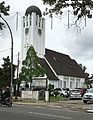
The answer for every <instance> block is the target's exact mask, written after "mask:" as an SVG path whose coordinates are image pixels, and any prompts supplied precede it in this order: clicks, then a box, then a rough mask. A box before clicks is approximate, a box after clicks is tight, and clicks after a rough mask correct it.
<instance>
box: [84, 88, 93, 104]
mask: <svg viewBox="0 0 93 120" xmlns="http://www.w3.org/2000/svg"><path fill="white" fill-rule="evenodd" d="M87 102H93V88H90V89H88V91H87V92H86V93H85V94H84V95H83V103H87Z"/></svg>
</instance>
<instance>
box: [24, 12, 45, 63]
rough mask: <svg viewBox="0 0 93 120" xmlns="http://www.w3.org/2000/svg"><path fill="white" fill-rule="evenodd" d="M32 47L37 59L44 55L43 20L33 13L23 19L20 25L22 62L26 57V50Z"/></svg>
mask: <svg viewBox="0 0 93 120" xmlns="http://www.w3.org/2000/svg"><path fill="white" fill-rule="evenodd" d="M31 45H32V46H33V47H34V49H35V51H36V53H37V55H38V57H40V58H43V57H44V55H45V19H44V18H42V17H41V16H39V15H37V14H36V13H35V12H32V13H31V14H28V15H25V16H24V17H23V25H22V61H23V60H24V59H25V57H26V53H27V50H28V48H29V47H30V46H31Z"/></svg>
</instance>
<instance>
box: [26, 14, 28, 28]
mask: <svg viewBox="0 0 93 120" xmlns="http://www.w3.org/2000/svg"><path fill="white" fill-rule="evenodd" d="M26 26H28V16H27V17H26Z"/></svg>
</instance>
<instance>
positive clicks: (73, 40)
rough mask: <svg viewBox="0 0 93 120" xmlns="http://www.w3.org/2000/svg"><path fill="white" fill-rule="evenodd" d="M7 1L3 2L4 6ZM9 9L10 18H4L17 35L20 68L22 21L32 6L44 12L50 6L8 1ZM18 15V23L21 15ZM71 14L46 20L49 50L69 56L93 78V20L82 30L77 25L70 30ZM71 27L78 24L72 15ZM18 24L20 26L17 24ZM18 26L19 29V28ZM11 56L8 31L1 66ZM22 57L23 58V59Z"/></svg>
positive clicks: (1, 36) (1, 40) (2, 39)
mask: <svg viewBox="0 0 93 120" xmlns="http://www.w3.org/2000/svg"><path fill="white" fill-rule="evenodd" d="M2 1H3V0H0V2H2ZM4 1H5V5H6V6H7V5H10V12H9V13H10V16H7V17H5V16H4V18H5V19H6V20H7V22H8V24H9V25H10V27H11V30H12V33H13V42H14V44H13V47H14V63H15V64H17V59H18V52H21V18H22V16H24V14H25V11H26V9H27V8H28V7H29V6H31V5H36V6H37V7H39V8H40V9H41V11H42V13H43V12H44V10H45V8H46V6H44V5H43V3H42V0H4ZM17 12H18V22H17V14H16V13H17ZM67 15H68V12H67V10H64V14H63V16H62V17H60V16H59V17H58V16H54V19H53V20H52V29H51V19H50V18H49V17H48V16H46V17H45V20H46V29H45V31H46V33H45V36H46V37H45V47H46V48H48V49H51V50H54V51H57V52H60V53H63V54H67V55H69V56H70V57H71V58H72V59H75V60H76V61H77V63H78V64H80V63H81V64H82V65H83V66H86V68H87V70H86V72H88V73H89V74H93V70H92V67H93V32H92V29H93V18H92V19H91V20H89V19H87V22H86V26H85V24H84V20H82V21H81V22H80V28H81V30H80V29H78V28H77V27H76V26H75V25H72V26H70V28H69V29H68V16H67ZM69 17H70V20H69V22H70V25H71V24H72V21H74V19H75V18H74V17H73V15H72V13H70V14H69ZM17 23H18V24H17ZM17 25H18V27H17ZM8 55H9V56H10V55H11V38H10V33H9V30H8V29H4V30H3V31H1V32H0V64H2V63H3V60H2V58H3V57H7V56H8ZM20 57H21V56H20Z"/></svg>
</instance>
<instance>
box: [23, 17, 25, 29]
mask: <svg viewBox="0 0 93 120" xmlns="http://www.w3.org/2000/svg"><path fill="white" fill-rule="evenodd" d="M23 27H25V17H23Z"/></svg>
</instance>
